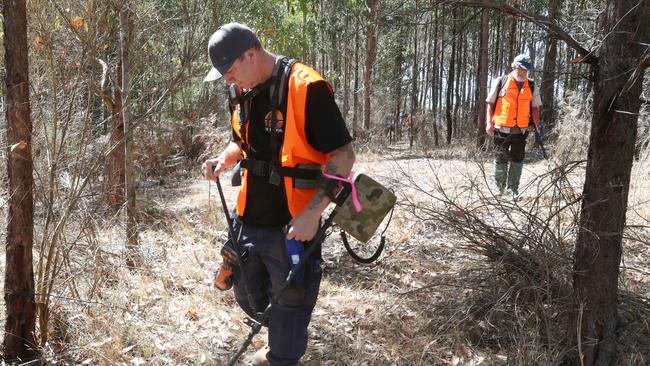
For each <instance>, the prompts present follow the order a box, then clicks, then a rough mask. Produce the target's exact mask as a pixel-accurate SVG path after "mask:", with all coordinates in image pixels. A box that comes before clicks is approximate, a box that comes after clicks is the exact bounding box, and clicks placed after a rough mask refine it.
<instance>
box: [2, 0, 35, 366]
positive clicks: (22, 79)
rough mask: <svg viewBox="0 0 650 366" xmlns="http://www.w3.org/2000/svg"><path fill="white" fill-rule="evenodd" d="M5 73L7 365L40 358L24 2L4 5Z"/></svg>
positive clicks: (5, 294) (5, 299)
mask: <svg viewBox="0 0 650 366" xmlns="http://www.w3.org/2000/svg"><path fill="white" fill-rule="evenodd" d="M3 18H4V22H3V25H4V41H3V43H4V47H5V70H6V78H5V81H6V91H7V95H6V108H7V109H6V115H5V117H6V120H7V132H6V134H7V146H8V147H9V149H8V151H7V177H8V192H10V194H9V202H8V208H9V210H8V219H7V237H6V240H7V242H6V247H5V250H6V252H5V253H6V267H5V284H4V301H5V306H6V320H5V336H4V343H3V352H4V356H3V357H4V359H5V360H6V361H9V362H12V361H18V360H19V361H22V362H25V361H29V360H32V359H34V358H36V357H37V355H38V353H37V348H36V338H35V335H34V331H35V327H36V302H35V300H34V268H33V263H32V246H33V243H34V197H33V191H32V189H33V185H34V178H33V176H32V170H33V165H32V137H31V136H32V121H31V116H30V112H31V106H30V101H29V68H28V56H27V52H28V49H29V47H28V45H27V11H26V5H25V0H6V1H5V2H4V5H3Z"/></svg>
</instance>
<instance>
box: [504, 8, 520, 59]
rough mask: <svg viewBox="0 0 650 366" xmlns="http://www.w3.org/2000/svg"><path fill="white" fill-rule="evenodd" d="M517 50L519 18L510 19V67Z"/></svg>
mask: <svg viewBox="0 0 650 366" xmlns="http://www.w3.org/2000/svg"><path fill="white" fill-rule="evenodd" d="M516 50H517V17H516V16H514V15H513V16H512V18H510V42H509V43H508V60H506V61H508V66H509V65H510V63H511V62H512V60H514V58H515V56H516V55H515V51H516Z"/></svg>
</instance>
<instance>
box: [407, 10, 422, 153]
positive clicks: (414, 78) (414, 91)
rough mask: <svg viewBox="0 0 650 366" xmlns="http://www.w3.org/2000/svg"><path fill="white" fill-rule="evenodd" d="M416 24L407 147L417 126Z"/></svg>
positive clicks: (415, 27)
mask: <svg viewBox="0 0 650 366" xmlns="http://www.w3.org/2000/svg"><path fill="white" fill-rule="evenodd" d="M417 3H418V2H417V1H416V2H415V10H416V12H417V7H418V5H417ZM419 73H420V72H419V70H418V26H417V24H416V25H415V26H414V27H413V62H412V63H411V126H410V127H409V148H411V149H412V148H413V138H414V137H415V133H414V131H415V129H416V128H418V127H419V126H416V118H415V114H416V112H417V110H418V105H417V104H418V95H417V85H418V75H419Z"/></svg>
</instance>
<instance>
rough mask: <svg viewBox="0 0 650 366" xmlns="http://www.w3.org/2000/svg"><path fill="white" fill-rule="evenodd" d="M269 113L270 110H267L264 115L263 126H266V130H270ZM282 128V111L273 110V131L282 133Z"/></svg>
mask: <svg viewBox="0 0 650 366" xmlns="http://www.w3.org/2000/svg"><path fill="white" fill-rule="evenodd" d="M271 113H272V111H269V112H268V113H267V114H266V116H264V127H265V128H266V131H267V132H271V123H272V120H271ZM283 129H284V115H282V112H280V111H279V110H277V109H276V110H275V133H282V132H283Z"/></svg>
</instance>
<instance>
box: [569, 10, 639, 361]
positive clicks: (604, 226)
mask: <svg viewBox="0 0 650 366" xmlns="http://www.w3.org/2000/svg"><path fill="white" fill-rule="evenodd" d="M601 16H602V19H603V24H602V27H601V29H602V31H603V34H608V37H606V38H605V39H604V41H603V43H602V44H601V46H600V48H599V55H598V57H599V58H598V61H597V64H596V65H594V104H593V118H592V121H591V136H590V140H589V154H588V158H587V170H586V173H585V174H586V176H585V183H584V189H583V199H582V211H581V213H580V225H579V228H580V230H579V232H578V237H577V241H576V248H575V256H574V260H575V261H574V284H573V288H574V303H573V311H572V313H571V319H570V322H569V326H568V340H569V347H570V349H571V350H577V352H572V354H571V356H570V357H571V358H570V364H572V365H581V364H582V365H586V366H589V365H611V364H613V363H614V360H615V359H616V340H617V339H616V326H617V305H618V299H617V294H618V273H619V266H620V260H621V251H622V245H621V242H622V236H623V229H624V228H625V215H626V211H627V200H628V192H629V185H630V174H631V169H632V161H633V154H634V143H635V139H636V133H637V122H638V112H639V108H640V105H641V101H640V99H639V96H640V94H641V89H642V85H643V75H644V72H645V71H644V70H645V68H646V67H647V66H648V64H649V63H650V59H649V57H648V55H647V54H645V55H644V57H645V58H644V60H640V58H641V57H642V54H643V53H644V50H645V49H646V47H647V46H646V45H647V44H648V43H649V42H650V27H649V26H648V25H647V19H648V17H650V2H648V1H642V2H638V1H637V0H609V1H608V2H607V6H606V7H605V10H604V11H603V13H602V15H601ZM614 28H615V29H616V31H614ZM628 71H632V72H628ZM578 329H579V333H578ZM581 359H582V360H581Z"/></svg>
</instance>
